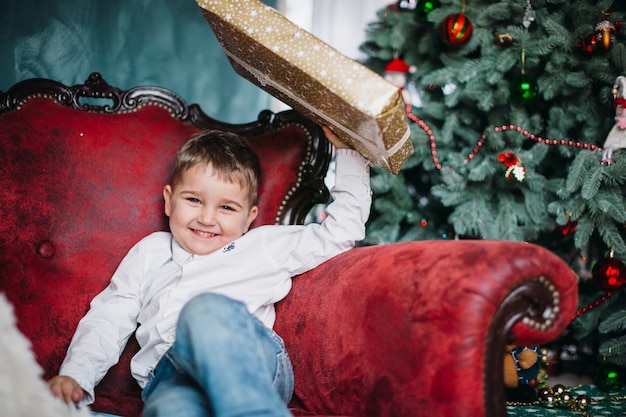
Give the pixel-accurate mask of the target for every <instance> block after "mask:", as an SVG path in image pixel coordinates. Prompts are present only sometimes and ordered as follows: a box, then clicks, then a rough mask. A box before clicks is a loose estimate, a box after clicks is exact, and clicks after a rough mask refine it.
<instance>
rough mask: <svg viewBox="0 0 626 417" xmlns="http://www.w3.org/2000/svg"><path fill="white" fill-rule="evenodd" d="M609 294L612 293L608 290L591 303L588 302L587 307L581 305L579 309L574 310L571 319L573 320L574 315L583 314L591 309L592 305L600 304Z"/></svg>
mask: <svg viewBox="0 0 626 417" xmlns="http://www.w3.org/2000/svg"><path fill="white" fill-rule="evenodd" d="M611 295H612V293H611V292H610V291H608V292H607V293H606V295H603V296H602V297H600V298H598V299H597V300H596V301H594V302H593V303H589V305H588V306H587V307H581V309H580V310H576V313H574V316H573V317H572V319H571V321H574V319H576V317H580V316H582V315H583V314H585V313H586V312H588V311H589V310H592V309H593V308H594V307H598V306H599V305H600V304H602V303H603V302H605V301H606V300H607V299H608V298H609V297H610V296H611Z"/></svg>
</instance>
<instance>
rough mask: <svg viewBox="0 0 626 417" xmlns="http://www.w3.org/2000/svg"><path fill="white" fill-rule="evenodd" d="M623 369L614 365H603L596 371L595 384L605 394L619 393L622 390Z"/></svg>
mask: <svg viewBox="0 0 626 417" xmlns="http://www.w3.org/2000/svg"><path fill="white" fill-rule="evenodd" d="M622 372H623V370H622V368H620V367H619V366H617V365H615V364H613V363H603V364H601V365H600V366H598V369H597V370H596V374H595V378H594V382H595V384H596V386H597V387H598V388H599V389H601V390H602V391H604V392H618V391H619V390H621V389H622V384H623V378H622Z"/></svg>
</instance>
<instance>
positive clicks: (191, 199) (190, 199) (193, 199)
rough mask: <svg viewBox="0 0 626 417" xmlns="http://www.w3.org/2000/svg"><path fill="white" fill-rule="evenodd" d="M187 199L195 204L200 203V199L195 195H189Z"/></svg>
mask: <svg viewBox="0 0 626 417" xmlns="http://www.w3.org/2000/svg"><path fill="white" fill-rule="evenodd" d="M186 200H187V201H189V202H190V203H193V204H200V200H198V199H197V198H195V197H187V198H186Z"/></svg>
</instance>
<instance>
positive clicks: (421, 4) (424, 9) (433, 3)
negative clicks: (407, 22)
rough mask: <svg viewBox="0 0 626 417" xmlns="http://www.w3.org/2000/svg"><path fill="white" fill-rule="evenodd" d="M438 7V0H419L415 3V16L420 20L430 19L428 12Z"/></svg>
mask: <svg viewBox="0 0 626 417" xmlns="http://www.w3.org/2000/svg"><path fill="white" fill-rule="evenodd" d="M437 7H439V1H438V0H417V3H416V4H415V16H417V19H418V20H421V21H423V22H426V21H427V20H428V13H430V12H431V11H432V10H433V9H436V8H437Z"/></svg>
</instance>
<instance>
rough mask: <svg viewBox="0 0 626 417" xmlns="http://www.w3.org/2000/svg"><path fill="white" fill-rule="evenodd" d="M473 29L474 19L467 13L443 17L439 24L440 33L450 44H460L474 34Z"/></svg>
mask: <svg viewBox="0 0 626 417" xmlns="http://www.w3.org/2000/svg"><path fill="white" fill-rule="evenodd" d="M472 29H473V26H472V21H471V20H469V18H468V17H467V16H466V15H465V13H453V14H451V15H448V16H446V18H445V19H443V21H442V22H441V25H440V26H439V34H440V35H441V39H443V41H444V42H445V43H447V44H448V45H452V46H460V45H463V44H464V43H466V42H467V41H468V40H469V38H470V37H471V36H472Z"/></svg>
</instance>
